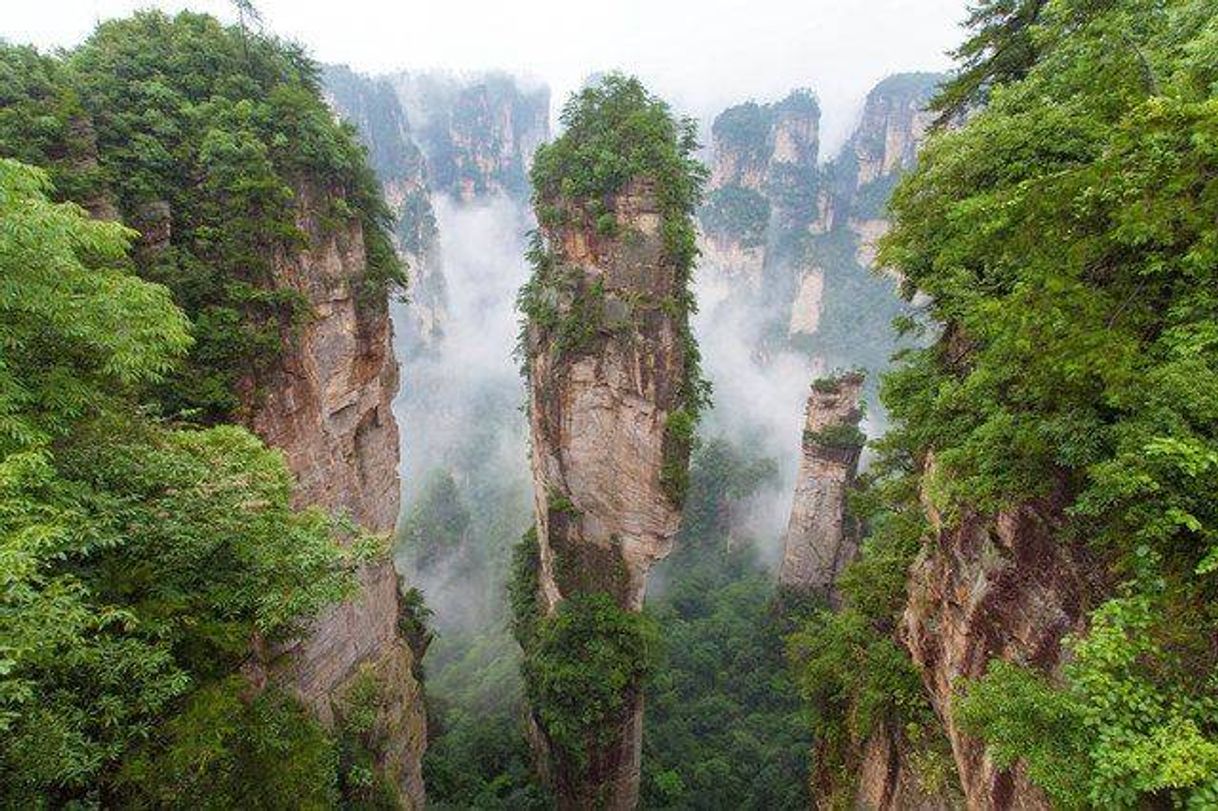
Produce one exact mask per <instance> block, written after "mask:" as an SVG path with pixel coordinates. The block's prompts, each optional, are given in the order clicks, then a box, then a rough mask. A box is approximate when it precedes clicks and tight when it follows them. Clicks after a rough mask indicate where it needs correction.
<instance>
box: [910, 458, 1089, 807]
mask: <svg viewBox="0 0 1218 811" xmlns="http://www.w3.org/2000/svg"><path fill="white" fill-rule="evenodd" d="M932 464H933V463H932ZM1060 509H1061V505H1060V504H1057V503H1054V502H1052V501H1048V502H1043V503H1042V502H1038V503H1030V504H1025V505H1022V506H1020V507H1018V508H1015V509H1011V510H1007V511H1004V512H1002V513H999V514H998V516H997V517H996V518H992V519H981V518H978V517H975V516H965V517H964V518H963V519H962V520H961V521H960V523H959V525H958V526H956V527H951V528H945V527H943V526H941V525H940V524H939V522H938V520H937V516H936V515H935V514H934V511H933V510H931V509H928V514H929V517H930V518H931V521H932V530H933V531H934V533H935V536H934V541H933V542H932V544H931V546H930V548H929V550H928V551H929V554H927V555H925V556H924V557H923V558H921V559H920V560H919V561H918V562H917V563H916V564H915V565H914V566H913V568H912V569H911V571H910V576H909V586H908V588H909V602H908V604H907V606H906V609H905V614H904V617H903V618H902V627H901V634H902V641H903V643H904V644H905V646H906V647H907V648H908V649H909V652H910V654H911V655H912V657H913V660H914V663H915V664H916V665H917V666H918V669H919V670H920V671H921V673H922V681H923V683H924V684H925V685H926V689H927V692H928V694H929V696H930V699H931V704H932V705H933V706H934V708H935V712H936V714H937V715H938V716H939V718H940V719H941V720H942V722H943V726H944V730H945V732H946V733H947V737H948V740H949V741H950V742H951V746H952V754H953V756H954V758H955V761H956V768H957V771H958V773H959V777H960V785H961V787H962V789H963V790H964V794H965V799H966V802H967V804H968V807H969V808H975V809H990V808H998V809H1006V808H1019V809H1022V808H1037V809H1039V808H1049V807H1050V805H1049V802H1048V799H1047V798H1046V797H1045V796H1044V794H1043V793H1042V792H1041V791H1040V790H1039V789H1038V788H1036V787H1035V786H1033V785H1032V784H1031V783H1030V782H1028V780H1027V779H1026V777H1025V776H1024V775H1023V774H1022V771H1021V770H1020V769H1015V770H1003V769H999V768H998V767H997V766H995V765H994V763H993V761H991V760H990V758H989V757H987V756H986V753H985V747H984V745H983V744H982V743H981V741H979V740H977V739H975V738H973V737H971V736H969V735H967V734H965V733H964V732H963V731H962V730H961V729H960V728H959V727H958V726H957V725H956V723H955V720H954V716H953V712H952V698H953V696H954V691H955V688H956V685H957V682H958V681H959V680H960V679H964V678H967V679H975V678H979V677H980V676H982V675H983V674H984V673H985V668H986V665H987V663H988V662H989V661H990V660H991V659H1004V660H1007V661H1013V662H1020V663H1023V664H1027V665H1031V666H1034V667H1037V668H1039V669H1041V670H1044V671H1046V672H1053V671H1054V670H1056V668H1057V667H1058V666H1059V665H1060V664H1061V654H1062V648H1061V641H1062V638H1063V637H1064V636H1065V635H1066V634H1069V633H1073V632H1078V631H1081V630H1082V628H1083V622H1084V616H1085V611H1086V600H1087V595H1088V594H1089V593H1091V590H1092V589H1093V588H1094V584H1092V583H1089V582H1088V580H1087V579H1086V578H1085V576H1084V573H1086V572H1088V571H1095V570H1096V567H1095V564H1094V562H1091V563H1090V564H1089V563H1088V562H1087V561H1086V560H1084V559H1083V553H1082V552H1081V551H1080V550H1079V549H1077V548H1076V547H1075V546H1074V545H1072V544H1071V543H1068V542H1064V541H1062V540H1061V539H1060V538H1059V537H1057V532H1056V530H1057V522H1056V516H1058V515H1060Z"/></svg>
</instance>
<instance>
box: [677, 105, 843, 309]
mask: <svg viewBox="0 0 1218 811" xmlns="http://www.w3.org/2000/svg"><path fill="white" fill-rule="evenodd" d="M711 139H712V140H711V142H712V155H713V161H712V164H711V177H710V183H709V185H708V194H707V200H706V206H705V207H704V209H703V212H702V215H701V221H702V222H701V224H702V232H703V242H702V246H701V247H702V251H703V254H704V264H707V265H710V266H713V267H717V268H720V269H721V270H722V271H723V272H724V273H726V274H727V275H728V276H730V277H733V278H736V279H738V280H740V281H741V282H743V283H745V284H746V285H747V286H748V288H749V289H751V290H753V291H757V289H758V288H759V287H760V286H762V283H763V271H764V270H765V269H766V268H767V267H769V268H771V269H773V268H774V267H775V266H776V265H777V264H778V261H777V260H778V259H779V258H780V257H781V256H782V254H783V252H784V251H788V250H789V249H790V236H791V235H792V234H794V233H796V232H797V231H798V230H799V229H801V228H802V227H804V226H806V225H807V220H808V218H809V216H811V215H812V210H811V209H810V206H809V204H810V203H812V202H814V201H815V200H816V196H817V181H818V171H817V165H816V162H817V156H818V153H819V149H820V107H819V106H818V104H817V102H816V97H815V96H813V95H812V93H811V92H810V91H807V90H797V91H794V92H792V93H791V94H790V95H789V96H787V97H786V98H785V99H783V100H782V101H780V102H777V103H775V104H766V105H761V104H757V103H756V102H747V103H745V104H740V105H737V106H735V107H730V108H728V109H727V110H724V111H723V112H722V113H720V114H719V116H718V117H716V118H715V121H714V123H713V125H712V126H711ZM767 260H768V265H767ZM764 281H769V282H772V281H773V279H765V280H764Z"/></svg>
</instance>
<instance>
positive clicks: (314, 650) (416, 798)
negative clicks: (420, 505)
mask: <svg viewBox="0 0 1218 811" xmlns="http://www.w3.org/2000/svg"><path fill="white" fill-rule="evenodd" d="M332 192H333V190H325V189H323V188H320V187H318V186H317V185H316V184H313V183H308V182H302V183H300V184H299V185H298V186H297V189H296V220H297V227H298V228H299V229H300V231H301V233H303V234H304V235H305V236H306V237H307V239H306V240H305V242H304V245H303V246H302V248H301V249H299V250H297V251H284V252H281V253H279V254H278V255H277V256H276V258H275V261H274V263H273V267H274V276H275V280H274V281H275V286H276V288H277V289H281V290H293V291H295V292H297V293H299V294H300V295H302V296H303V297H304V298H305V299H306V300H307V301H308V302H309V305H310V307H311V310H312V318H310V320H309V321H308V323H307V324H306V325H305V326H304V327H303V328H302V329H300V330H299V334H291V335H289V334H285V336H284V352H283V355H282V357H281V358H280V359H279V361H278V363H277V364H276V366H275V368H274V369H272V370H271V371H270V373H269V374H267V375H265V377H264V379H261V380H257V381H254V380H252V379H251V380H249V381H247V383H248V387H247V389H246V391H245V396H246V400H247V403H248V412H249V416H248V423H249V425H250V427H251V428H252V429H253V430H254V431H255V432H256V433H257V434H258V435H259V436H260V437H261V438H262V439H263V440H264V441H266V443H267V444H268V445H271V446H273V447H276V448H279V449H280V450H281V451H283V454H284V457H285V459H286V461H287V464H288V467H289V469H291V471H292V473H293V474H294V475H295V477H296V489H295V501H296V503H297V504H298V505H299V506H302V507H303V506H310V505H317V506H320V507H323V508H324V509H325V510H326V511H328V512H331V513H345V514H347V515H348V516H349V517H350V518H351V519H352V520H353V521H354V522H355V523H356V524H358V525H359V527H360V528H361V529H362V530H364V531H367V532H372V533H377V534H386V533H389V532H392V531H393V528H394V524H395V523H396V521H397V515H398V503H399V498H400V489H399V485H398V469H397V466H398V447H399V446H398V429H397V423H396V422H395V420H394V417H393V411H392V409H391V403H392V401H393V397H394V395H395V394H396V392H397V387H398V365H397V361H396V360H395V359H394V356H393V349H392V326H391V324H390V322H389V313H388V308H387V306H386V303H385V302H384V301H383V300H382V301H379V302H371V301H361V300H360V297H359V292H358V290H357V289H356V286H355V285H356V280H358V279H359V277H360V275H361V273H362V272H363V269H364V267H365V264H366V261H367V257H366V255H365V249H364V233H363V230H362V228H361V226H360V224H359V222H358V221H355V220H352V221H350V222H348V223H347V224H345V225H344V226H342V227H337V228H335V227H327V225H326V224H325V222H324V216H325V212H326V211H327V206H328V205H329V195H330V194H331V193H332ZM399 611H400V607H399V600H398V583H397V574H396V573H395V571H394V568H393V562H392V560H391V559H390V558H389V556H388V555H384V556H379V557H377V558H376V559H375V560H372V561H370V562H368V563H367V564H365V565H364V566H363V567H362V568H361V570H360V572H359V590H358V591H357V593H356V594H355V595H353V596H352V597H351V599H349V600H348V601H346V602H344V603H341V604H339V605H336V606H333V607H332V608H330V609H328V610H326V611H324V612H323V613H322V614H321V615H320V616H319V617H317V618H316V619H315V620H314V621H313V622H312V623H311V625H310V626H309V627H308V629H307V630H306V632H305V633H304V634H303V635H302V636H300V637H299V638H298V639H295V640H293V641H292V642H291V644H290V646H289V647H288V648H287V649H286V650H274V651H271V652H270V659H269V661H268V662H266V665H267V666H268V667H267V669H269V671H270V675H271V677H272V678H274V679H276V680H278V681H280V682H281V683H283V684H285V685H287V686H288V687H289V688H290V689H291V690H292V691H293V692H294V693H295V694H296V695H297V696H299V698H300V699H301V700H302V701H303V702H304V703H305V704H306V705H308V706H309V707H310V708H311V709H312V710H313V712H314V713H315V714H316V715H317V716H318V717H319V718H320V719H321V720H322V722H323V723H325V724H326V725H327V726H334V725H336V724H337V723H338V722H340V721H341V719H342V716H343V713H344V707H345V705H346V703H347V698H348V694H350V693H351V692H352V689H353V687H354V686H355V685H356V684H357V683H364V684H367V683H369V682H373V683H375V685H376V687H377V690H376V693H377V697H376V718H375V721H374V729H373V730H372V731H371V732H370V733H369V735H370V737H372V738H375V743H374V745H373V746H372V748H373V749H374V750H375V752H374V754H375V757H376V759H377V765H378V767H379V768H380V769H381V770H382V771H383V772H384V774H385V776H386V778H387V779H388V780H389V781H390V782H391V783H392V785H393V786H394V787H395V788H396V790H397V792H398V795H399V799H400V800H401V801H402V803H403V805H404V807H406V808H421V807H422V806H423V775H422V756H423V749H424V748H425V746H426V719H425V713H424V710H423V695H422V686H421V685H420V684H419V682H418V681H417V680H416V678H415V676H414V671H415V670H416V666H415V664H416V663H415V657H414V653H413V652H412V651H411V650H410V647H409V646H408V644H407V642H406V640H405V638H404V637H403V635H402V633H401V631H400V630H399V627H398V619H399Z"/></svg>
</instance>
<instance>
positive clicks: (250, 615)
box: [0, 159, 366, 807]
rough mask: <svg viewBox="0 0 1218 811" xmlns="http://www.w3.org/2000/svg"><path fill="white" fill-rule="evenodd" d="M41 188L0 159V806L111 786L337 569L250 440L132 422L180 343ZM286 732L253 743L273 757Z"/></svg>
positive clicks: (343, 562)
mask: <svg viewBox="0 0 1218 811" xmlns="http://www.w3.org/2000/svg"><path fill="white" fill-rule="evenodd" d="M47 187H48V183H47V177H46V175H45V173H43V172H41V171H40V170H37V169H33V168H31V167H27V166H24V165H22V164H18V163H16V162H14V161H10V160H6V159H0V291H2V294H0V346H3V347H4V352H3V354H2V355H0V563H2V565H0V570H2V571H3V572H4V589H3V591H2V592H0V787H2V788H0V792H2V793H0V804H3V805H6V806H13V807H36V806H38V805H39V804H40V803H42V802H49V803H51V804H63V803H68V802H70V801H73V800H85V801H88V800H90V799H92V800H96V799H98V798H99V797H108V796H111V793H112V792H114V791H117V790H119V788H120V784H121V783H123V781H125V780H127V779H128V777H129V776H130V774H129V773H126V774H127V776H123V773H121V770H120V767H122V766H123V765H124V764H127V765H129V766H131V767H132V768H134V765H132V764H133V763H134V761H132V760H130V758H134V757H136V754H135V752H136V749H137V748H139V749H140V751H141V752H143V753H144V754H147V753H148V752H150V751H151V750H156V749H157V748H158V747H160V746H161V745H162V744H165V745H170V743H169V740H170V739H172V738H174V737H175V736H176V735H177V732H176V731H175V730H181V729H185V727H183V726H182V725H183V724H185V725H187V726H190V725H191V724H193V722H192V721H190V719H189V717H188V716H189V714H190V713H191V712H193V710H192V709H191V708H192V707H194V706H196V705H195V704H194V703H193V700H194V697H197V696H200V695H201V694H200V693H199V691H200V689H206V688H207V686H208V685H214V684H216V683H217V682H218V680H222V679H224V678H226V677H227V676H228V675H229V674H230V673H231V672H232V671H233V670H234V669H235V668H236V667H237V666H238V665H239V664H240V663H241V662H242V661H243V660H244V659H245V658H246V656H247V655H248V651H249V645H250V641H251V638H253V637H254V636H255V635H260V636H262V637H266V638H270V639H272V640H277V639H281V638H284V637H285V636H288V635H290V634H291V633H293V632H294V631H295V630H296V629H297V628H298V627H299V625H300V623H301V622H302V621H304V620H305V619H307V618H308V617H309V616H310V615H312V614H313V613H315V612H316V611H317V610H319V609H320V608H321V607H323V606H325V605H327V604H329V603H331V602H333V601H335V600H337V599H339V598H341V597H343V596H345V595H347V594H348V593H349V591H350V589H351V588H353V587H354V585H355V579H354V577H353V576H352V573H353V569H354V566H355V564H356V563H357V562H358V552H356V551H352V552H347V551H344V550H342V549H340V548H339V546H338V545H337V544H336V543H335V541H334V537H333V533H332V527H331V522H330V520H329V519H328V518H327V517H326V516H324V515H322V514H321V513H320V512H317V511H306V512H303V513H296V512H293V510H292V508H291V505H290V496H291V488H292V478H291V475H290V474H289V472H288V470H287V468H286V466H285V464H284V462H283V458H282V456H281V455H279V454H277V453H273V452H271V451H268V450H267V449H266V448H265V447H264V446H263V445H262V444H261V443H260V442H259V441H258V440H257V439H256V438H255V437H253V436H252V435H251V434H249V433H247V432H246V431H244V430H242V429H239V428H235V427H231V426H225V427H220V428H213V429H210V430H205V431H196V430H175V429H172V428H170V427H167V426H165V425H163V424H161V423H157V422H154V421H151V420H149V419H147V418H146V417H144V416H143V413H144V412H145V411H146V410H147V406H146V405H143V404H142V403H141V402H140V401H139V400H138V399H137V396H138V394H139V392H140V391H141V390H143V387H144V386H146V385H147V384H149V383H152V382H155V381H156V380H157V379H158V378H159V377H161V376H162V375H164V374H165V373H166V371H167V370H168V369H170V368H171V367H172V364H173V362H174V360H175V359H176V357H177V356H179V355H180V354H181V353H182V352H184V351H185V350H186V349H187V347H188V345H189V341H188V339H187V336H186V333H185V324H186V321H185V318H184V316H183V315H182V313H181V312H180V311H178V310H177V309H176V308H175V307H174V306H173V304H172V302H171V301H170V297H169V294H168V291H166V290H165V289H164V288H163V287H161V286H159V285H156V284H151V283H149V282H145V281H141V280H140V279H138V278H136V277H134V276H132V275H130V274H129V273H126V272H124V271H123V270H121V269H120V266H121V264H122V261H123V255H124V250H125V248H126V246H127V241H128V240H129V239H130V237H131V232H130V231H128V230H127V229H125V228H123V227H122V226H120V225H118V224H115V223H107V222H100V221H96V220H90V219H89V218H87V217H86V216H85V214H84V212H83V211H82V210H81V209H80V208H78V207H77V206H75V205H72V204H66V203H65V204H54V203H51V202H50V201H49V200H48V199H47V197H46V192H47ZM356 547H357V549H358V550H360V551H363V550H364V549H365V548H366V547H365V545H363V544H357V545H356ZM184 713H185V715H184ZM272 715H274V712H272ZM255 716H256V717H255ZM255 716H251V717H249V718H247V719H245V720H247V721H249V722H250V723H251V724H258V723H261V721H260V720H259V719H260V718H261V719H263V720H266V718H268V717H269V716H259V715H258V714H257V713H255ZM229 721H230V722H231V723H245V721H241V720H238V719H229ZM227 728H228V727H216V728H214V729H212V730H211V733H213V734H221V735H222V734H224V733H223V729H227ZM249 731H250V730H248V729H247V730H245V732H249ZM263 733H265V730H263ZM244 734H245V733H241V734H240V735H239V737H240V736H241V735H244ZM162 735H164V736H165V737H161V736H162ZM306 738H308V736H307V735H306V736H304V737H302V738H300V739H299V743H300V745H301V747H303V748H302V749H301V750H300V751H297V750H296V749H294V748H292V747H291V746H289V745H288V743H287V742H286V741H285V742H283V743H282V744H281V745H279V748H277V749H274V751H273V753H272V752H265V751H264V752H263V753H262V754H263V755H265V756H266V757H270V756H271V755H272V754H274V753H277V754H276V756H280V757H281V758H282V759H281V760H280V761H279V763H280V765H281V766H282V767H283V768H285V769H286V768H290V763H289V762H290V761H292V760H293V759H294V758H296V757H297V756H298V755H299V756H302V757H303V756H305V755H306V753H305V751H304V750H305V749H308V748H310V747H312V745H313V742H312V739H308V740H306ZM139 757H143V754H141V755H139ZM264 762H265V761H264ZM284 776H285V778H286V777H287V775H286V774H285V775H284ZM132 779H134V778H132ZM192 799H195V798H194V797H193V796H191V797H185V796H181V797H178V801H179V802H182V803H186V802H190V801H191V800H192Z"/></svg>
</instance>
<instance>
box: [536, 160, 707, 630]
mask: <svg viewBox="0 0 1218 811" xmlns="http://www.w3.org/2000/svg"><path fill="white" fill-rule="evenodd" d="M610 210H611V211H612V213H613V215H614V217H615V219H616V222H617V223H618V228H619V230H620V231H622V232H623V233H624V236H621V237H618V238H613V239H604V238H601V237H599V236H597V235H596V234H595V233H592V232H589V231H587V230H585V229H582V228H580V227H577V226H573V227H564V228H561V229H557V230H553V231H550V230H547V234H546V236H547V239H548V240H549V241H550V244H551V245H553V246H555V247H556V253H557V257H556V260H557V262H558V263H559V264H560V265H562V266H563V267H564V268H567V269H569V273H568V275H567V276H566V277H565V279H564V282H563V283H564V284H565V285H569V289H568V290H561V289H560V290H559V291H558V292H557V296H558V302H559V309H560V316H559V317H562V316H563V315H569V314H570V313H562V308H563V301H564V299H565V300H566V301H567V302H568V303H570V302H573V301H575V300H576V299H577V298H585V297H587V296H588V295H589V294H588V293H587V292H586V291H588V290H592V289H595V290H596V291H597V292H596V293H594V294H592V298H593V300H595V302H596V305H595V306H598V307H599V310H600V312H599V313H597V314H587V316H588V317H590V319H591V320H593V321H594V322H595V321H599V322H600V324H599V330H598V334H597V335H596V337H595V338H594V339H593V340H595V341H596V343H597V347H596V351H593V352H588V353H580V354H578V355H576V356H574V357H571V356H569V355H567V354H564V353H563V352H562V351H561V349H558V348H556V346H555V341H556V337H557V336H554V335H552V334H545V333H543V332H542V331H541V330H539V329H536V328H533V327H531V328H530V331H529V338H528V339H529V340H530V341H531V342H532V343H533V346H534V348H533V351H532V352H531V353H530V354H531V360H530V368H529V380H530V387H529V406H530V428H531V431H532V437H533V442H532V465H533V477H534V483H535V491H536V493H537V518H538V527H539V534H540V537H541V585H542V594H543V597H544V601H545V605H544V608H545V610H546V611H550V610H552V609H553V608H554V606H555V605H556V604H557V603H558V601H559V600H561V599H562V598H563V597H564V596H568V595H571V594H576V593H581V592H585V591H589V590H591V589H589V588H588V586H589V585H595V586H597V587H603V589H604V590H605V591H608V592H609V593H610V594H612V595H613V596H614V598H615V599H616V600H617V602H618V603H619V604H620V605H621V606H622V607H623V608H626V609H630V610H638V609H640V608H641V607H642V604H643V592H644V587H645V583H646V575H647V570H648V569H649V568H650V567H651V565H652V564H653V563H654V562H655V561H657V560H659V559H661V558H663V557H665V556H666V555H667V554H668V552H669V551H670V549H671V547H672V538H673V536H674V535H675V534H676V531H677V526H678V522H679V521H680V509H679V507H678V506H677V505H675V504H674V503H673V499H672V498H671V496H670V495H669V492H668V490H667V488H666V487H665V485H664V483H663V481H662V476H661V473H662V471H663V469H664V466H665V460H666V459H667V458H669V457H668V456H666V453H667V454H672V453H673V451H672V449H671V448H669V443H668V442H667V441H666V439H665V437H666V426H667V424H668V418H669V416H670V415H671V414H672V413H673V412H674V411H676V410H677V409H678V408H679V407H680V401H679V392H680V388H681V385H682V381H683V379H684V362H685V359H684V349H683V346H682V343H681V339H680V330H679V325H678V324H677V321H676V319H675V318H673V317H672V316H671V315H669V314H667V313H666V312H664V310H663V309H662V308H661V305H660V302H662V301H663V300H665V299H671V298H672V297H674V296H676V295H677V294H678V280H677V277H676V273H675V271H674V269H673V268H671V267H668V266H666V265H665V263H664V262H663V260H662V254H663V245H662V237H661V233H660V215H659V211H658V209H657V206H656V201H655V194H654V191H653V189H652V188H651V187H650V186H649V185H648V184H644V183H638V182H636V183H632V184H631V185H630V186H628V187H627V189H626V190H625V191H623V192H622V193H620V194H619V195H617V196H616V198H614V200H613V201H612V204H611V207H610ZM577 291H579V292H577ZM581 292H582V293H583V294H582V295H581ZM673 461H674V462H681V461H683V460H673ZM568 505H570V506H568ZM597 573H601V574H602V579H601V580H600V581H599V582H597V583H595V584H588V583H587V582H585V579H586V578H588V577H590V576H593V575H596V574H597Z"/></svg>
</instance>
